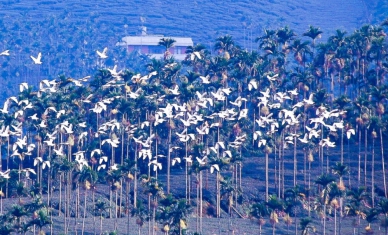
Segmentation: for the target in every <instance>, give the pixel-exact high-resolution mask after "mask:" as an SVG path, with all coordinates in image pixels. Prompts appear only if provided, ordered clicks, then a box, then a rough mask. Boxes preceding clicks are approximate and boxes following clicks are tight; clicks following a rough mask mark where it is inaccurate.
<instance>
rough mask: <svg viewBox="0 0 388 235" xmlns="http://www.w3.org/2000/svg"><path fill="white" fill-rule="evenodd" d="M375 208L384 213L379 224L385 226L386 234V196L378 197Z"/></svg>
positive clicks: (387, 227)
mask: <svg viewBox="0 0 388 235" xmlns="http://www.w3.org/2000/svg"><path fill="white" fill-rule="evenodd" d="M377 210H378V211H379V212H380V213H382V214H383V215H384V218H383V219H381V224H382V225H383V227H384V228H385V234H388V226H387V220H388V199H387V198H382V199H380V201H379V203H378V204H377Z"/></svg>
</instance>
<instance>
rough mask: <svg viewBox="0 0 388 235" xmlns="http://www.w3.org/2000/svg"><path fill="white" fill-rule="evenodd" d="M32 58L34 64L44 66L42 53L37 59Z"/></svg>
mask: <svg viewBox="0 0 388 235" xmlns="http://www.w3.org/2000/svg"><path fill="white" fill-rule="evenodd" d="M30 57H31V59H32V60H33V61H34V64H42V61H41V59H42V53H40V52H39V54H38V57H36V58H35V57H33V56H30Z"/></svg>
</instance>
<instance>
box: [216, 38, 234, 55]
mask: <svg viewBox="0 0 388 235" xmlns="http://www.w3.org/2000/svg"><path fill="white" fill-rule="evenodd" d="M235 46H236V44H235V42H234V40H233V38H232V36H230V35H225V36H221V37H218V38H217V39H216V44H215V45H214V49H215V50H217V51H218V52H219V53H224V58H225V59H226V60H229V59H230V58H231V57H232V56H233V55H232V54H231V53H232V52H233V50H234V49H235Z"/></svg>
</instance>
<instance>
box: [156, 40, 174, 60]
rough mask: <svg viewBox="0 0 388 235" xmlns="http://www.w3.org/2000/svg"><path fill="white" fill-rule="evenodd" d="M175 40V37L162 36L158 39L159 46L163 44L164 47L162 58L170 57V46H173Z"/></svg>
mask: <svg viewBox="0 0 388 235" xmlns="http://www.w3.org/2000/svg"><path fill="white" fill-rule="evenodd" d="M175 42H176V40H175V39H172V38H162V39H160V41H159V43H158V45H159V46H163V47H164V48H165V52H164V60H167V59H169V58H170V55H171V53H170V51H169V50H170V48H171V47H173V46H174V43H175Z"/></svg>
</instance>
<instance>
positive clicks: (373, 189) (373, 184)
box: [371, 136, 375, 208]
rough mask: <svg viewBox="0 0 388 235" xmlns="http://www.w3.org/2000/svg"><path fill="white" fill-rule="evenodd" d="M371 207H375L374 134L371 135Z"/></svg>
mask: <svg viewBox="0 0 388 235" xmlns="http://www.w3.org/2000/svg"><path fill="white" fill-rule="evenodd" d="M371 177H372V187H371V188H372V190H371V191H372V208H374V207H375V136H372V176H371Z"/></svg>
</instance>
